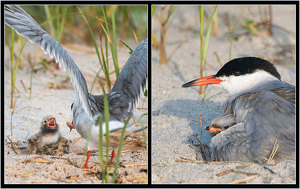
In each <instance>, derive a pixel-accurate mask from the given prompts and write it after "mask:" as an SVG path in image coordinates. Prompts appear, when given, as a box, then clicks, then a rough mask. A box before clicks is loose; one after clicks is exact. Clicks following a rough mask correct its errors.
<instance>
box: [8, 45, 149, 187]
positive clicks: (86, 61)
mask: <svg viewBox="0 0 300 189" xmlns="http://www.w3.org/2000/svg"><path fill="white" fill-rule="evenodd" d="M128 43H129V45H130V46H131V47H135V46H136V45H135V42H134V40H130V41H128ZM15 46H17V45H15ZM64 46H65V48H66V49H67V51H68V53H69V54H70V55H71V57H72V58H73V59H74V61H75V62H76V64H77V65H78V67H79V69H80V70H81V71H82V74H83V75H84V77H85V79H86V81H87V86H88V88H89V89H90V87H91V85H92V82H93V80H94V78H95V76H96V72H97V71H98V70H99V68H100V64H99V63H98V59H97V55H96V53H95V52H94V48H93V47H87V46H81V45H79V44H64ZM80 49H81V50H80ZM9 54H10V53H9V49H8V47H7V46H5V65H4V69H5V70H4V71H5V77H4V78H5V81H4V82H5V90H4V95H5V96H4V99H5V101H4V102H5V104H4V106H5V120H4V121H5V129H4V131H5V132H4V137H5V144H4V145H5V148H4V150H5V151H4V154H5V155H4V157H5V159H4V171H5V172H4V173H5V174H4V183H5V184H29V183H36V184H38V183H39V184H44V183H87V184H92V183H101V182H102V180H101V172H102V171H101V168H100V165H99V156H98V155H92V156H91V159H90V161H89V168H91V169H92V170H94V171H96V173H92V172H91V171H86V170H83V169H82V167H83V164H84V162H85V158H84V156H83V155H80V154H79V153H82V152H83V151H84V147H85V144H86V140H84V139H79V140H78V142H75V143H73V144H71V146H70V153H69V154H64V155H62V156H49V155H47V156H43V157H40V156H39V155H28V154H27V153H28V152H27V150H26V149H23V150H18V148H22V147H26V146H27V140H28V138H30V137H31V136H32V135H34V134H35V133H37V132H38V131H39V128H40V122H41V120H42V118H43V117H45V116H46V115H54V116H55V117H56V119H57V123H58V124H59V126H60V132H61V134H62V135H63V136H64V137H65V138H67V139H69V140H72V141H73V140H74V139H77V138H79V137H80V135H79V133H77V131H76V130H72V131H71V132H70V129H69V128H68V127H67V125H66V122H67V121H69V122H71V121H72V112H71V107H70V106H71V104H72V102H73V100H74V96H75V93H74V90H73V87H72V84H71V82H70V81H69V80H68V76H67V74H66V73H65V72H63V71H62V70H57V69H56V65H55V64H52V65H51V64H50V66H49V67H50V68H49V69H43V68H42V69H39V70H38V71H37V72H36V73H34V74H33V77H32V97H31V99H29V86H30V84H29V83H30V71H31V70H30V66H29V63H28V60H30V59H32V61H34V60H35V58H37V60H38V61H39V60H40V57H44V58H46V59H47V60H51V59H50V58H49V57H48V56H47V55H44V53H43V52H42V50H40V48H39V46H38V45H34V44H31V43H29V42H27V44H26V46H25V49H24V52H23V54H24V68H23V69H22V70H20V69H19V71H18V74H17V79H16V88H17V90H16V92H15V96H14V99H15V100H16V106H15V110H14V113H13V115H12V117H11V112H12V109H11V108H10V91H11V80H10V78H11V74H10V55H9ZM109 57H110V70H111V71H113V63H112V57H111V55H109ZM128 57H129V54H128V49H127V48H126V47H124V46H123V47H122V46H120V47H118V60H119V64H120V68H121V67H123V66H124V64H125V62H126V60H127V59H128ZM39 67H40V68H41V66H40V65H37V66H36V68H39ZM103 75H104V74H103V73H102V72H101V74H100V76H103ZM111 78H115V75H114V73H113V74H112V76H111ZM21 80H22V81H23V83H24V85H25V88H26V91H27V92H25V89H24V88H23V87H22V85H21ZM92 93H93V94H102V90H101V88H100V85H99V84H98V83H96V84H95V87H94V89H93V92H92ZM138 108H139V109H138V110H136V111H135V113H134V115H135V117H137V118H139V117H140V115H142V114H143V113H146V112H148V102H147V98H145V97H143V98H142V99H141V100H140V103H139V105H138ZM11 118H12V132H13V136H12V139H13V142H14V143H15V148H16V149H17V150H16V151H17V152H18V154H16V153H15V152H14V151H13V150H12V148H11V144H10V141H9V140H8V138H7V137H10V136H11ZM141 123H143V124H144V125H145V126H147V124H148V118H147V116H144V117H143V118H142V119H141ZM146 135H147V132H146ZM139 139H143V135H141V134H140V133H139V134H136V135H134V137H133V138H128V139H127V140H126V143H127V144H125V145H124V147H123V149H124V152H123V153H122V155H121V158H120V162H121V168H120V169H119V170H118V178H119V180H118V182H122V183H147V175H148V166H147V163H148V155H147V149H146V148H145V147H143V146H136V144H142V143H141V142H140V143H138V142H137V140H138V141H140V140H139ZM146 140H147V139H146ZM116 150H117V149H116ZM111 151H112V149H109V152H110V153H111ZM78 154H79V155H78ZM34 159H35V160H38V161H39V162H34V161H33V160H34ZM29 160H31V161H29ZM44 160H46V162H44V163H43V161H44ZM48 161H50V162H48ZM112 171H113V168H110V172H112Z"/></svg>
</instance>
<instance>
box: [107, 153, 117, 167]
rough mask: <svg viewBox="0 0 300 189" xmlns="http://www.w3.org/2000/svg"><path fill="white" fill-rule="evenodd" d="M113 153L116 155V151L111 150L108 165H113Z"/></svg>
mask: <svg viewBox="0 0 300 189" xmlns="http://www.w3.org/2000/svg"><path fill="white" fill-rule="evenodd" d="M115 155H116V152H115V150H113V151H112V152H111V158H110V161H109V164H108V165H113V164H114V162H113V159H114V157H115Z"/></svg>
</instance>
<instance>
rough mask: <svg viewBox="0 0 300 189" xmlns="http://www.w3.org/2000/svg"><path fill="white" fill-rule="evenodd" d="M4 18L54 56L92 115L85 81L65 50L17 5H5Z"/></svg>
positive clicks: (86, 110) (85, 107)
mask: <svg viewBox="0 0 300 189" xmlns="http://www.w3.org/2000/svg"><path fill="white" fill-rule="evenodd" d="M4 20H5V23H6V24H7V25H8V26H10V27H11V28H13V29H14V30H15V31H16V32H17V33H18V34H19V35H21V36H23V37H25V38H27V39H28V40H29V41H30V42H32V43H36V44H38V45H40V46H41V48H42V49H43V51H44V53H45V54H49V56H50V57H51V58H52V57H54V58H55V60H56V62H57V63H58V64H59V67H60V68H63V70H64V71H66V72H67V73H68V75H69V77H70V79H71V82H72V84H73V87H74V88H75V91H76V94H77V95H78V96H79V99H80V101H81V104H82V106H83V109H84V110H85V112H87V113H88V114H89V115H90V116H91V117H92V115H93V113H92V111H91V107H90V102H89V99H88V90H87V85H86V81H85V79H84V77H83V75H82V73H81V72H80V70H79V68H78V67H77V65H76V64H75V63H74V61H73V59H72V58H71V57H70V56H69V54H68V53H67V51H66V50H65V49H64V48H63V47H62V46H61V45H60V44H59V43H58V42H57V41H55V40H54V39H53V38H52V37H51V36H50V35H49V34H48V33H47V32H46V31H45V30H43V29H42V27H41V26H40V25H39V24H38V23H37V22H36V21H35V20H34V19H33V18H32V17H31V16H30V15H29V14H28V13H27V12H26V11H24V10H23V9H22V8H21V7H19V6H16V5H5V11H4Z"/></svg>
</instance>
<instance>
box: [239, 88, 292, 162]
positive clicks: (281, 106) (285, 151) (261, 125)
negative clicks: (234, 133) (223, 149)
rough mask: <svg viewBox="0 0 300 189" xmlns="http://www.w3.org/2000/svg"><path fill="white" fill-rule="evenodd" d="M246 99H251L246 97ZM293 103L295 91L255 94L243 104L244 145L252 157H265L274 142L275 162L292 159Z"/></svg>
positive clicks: (281, 89) (288, 89)
mask: <svg viewBox="0 0 300 189" xmlns="http://www.w3.org/2000/svg"><path fill="white" fill-rule="evenodd" d="M283 97H288V98H283ZM249 98H251V99H252V97H250V96H249ZM290 99H293V100H292V101H291V100H290ZM243 100H244V101H247V99H243ZM294 101H295V87H294V88H279V89H275V90H272V91H263V92H260V93H257V94H256V95H255V98H253V99H252V100H251V102H250V103H245V104H244V105H245V106H244V107H245V108H246V107H248V109H249V112H248V113H247V115H246V116H245V119H244V120H245V121H244V124H245V130H246V133H247V141H248V142H247V143H248V144H250V146H251V154H252V156H253V157H257V156H260V155H263V156H265V157H266V156H268V155H269V152H271V150H272V148H273V146H274V143H275V141H276V140H277V142H278V144H279V149H278V151H277V153H276V157H277V158H280V159H284V158H287V159H291V157H293V156H294V153H293V152H295V133H296V125H295V124H296V122H295V121H296V120H295V104H294V103H293V102H294ZM253 107H255V108H253Z"/></svg>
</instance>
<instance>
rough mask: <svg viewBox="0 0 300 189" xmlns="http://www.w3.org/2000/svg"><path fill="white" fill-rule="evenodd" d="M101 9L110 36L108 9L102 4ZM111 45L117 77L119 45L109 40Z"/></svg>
mask: <svg viewBox="0 0 300 189" xmlns="http://www.w3.org/2000/svg"><path fill="white" fill-rule="evenodd" d="M101 9H102V12H103V16H104V21H105V30H106V33H107V35H108V36H109V37H110V31H109V28H108V22H107V16H106V11H105V9H104V6H101ZM106 37H107V36H106ZM109 45H110V50H111V54H112V58H113V63H114V68H115V74H116V78H117V77H118V75H119V73H120V70H119V64H118V55H117V46H115V47H114V45H113V42H112V41H111V40H110V41H109Z"/></svg>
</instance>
